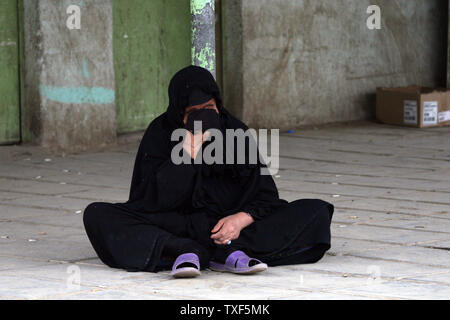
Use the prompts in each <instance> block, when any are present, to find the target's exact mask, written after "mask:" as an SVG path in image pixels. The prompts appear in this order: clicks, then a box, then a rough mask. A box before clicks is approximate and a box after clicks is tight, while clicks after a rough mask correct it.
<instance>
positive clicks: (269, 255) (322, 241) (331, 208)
mask: <svg viewBox="0 0 450 320" xmlns="http://www.w3.org/2000/svg"><path fill="white" fill-rule="evenodd" d="M322 201H323V200H322ZM323 202H324V205H325V206H326V207H327V209H328V212H329V216H330V225H331V221H332V218H333V213H334V206H333V205H332V204H331V203H329V202H326V201H323ZM317 211H318V208H316V209H315V213H317ZM317 217H318V216H317V214H313V215H312V216H311V219H310V220H309V221H308V223H305V224H304V225H302V228H299V231H298V232H296V233H295V235H294V236H293V237H292V239H291V241H288V242H287V243H286V244H285V245H284V246H283V247H281V248H280V249H278V250H275V251H272V252H270V253H267V254H258V253H256V252H254V253H253V256H254V257H255V258H257V259H260V260H266V259H271V258H272V257H275V256H277V255H280V254H283V253H284V252H286V250H289V249H292V248H294V249H295V248H297V249H298V246H297V247H295V246H293V243H295V242H296V241H297V240H298V239H299V237H301V235H302V232H303V231H304V230H305V229H306V228H307V227H308V226H309V225H310V224H311V223H312V222H313V221H314V220H315V219H316V218H317ZM326 238H327V239H318V240H317V241H314V242H312V243H305V244H304V246H317V245H326V246H328V249H327V250H329V249H330V248H331V232H329V233H328V236H327V237H326Z"/></svg>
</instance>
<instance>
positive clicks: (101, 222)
mask: <svg viewBox="0 0 450 320" xmlns="http://www.w3.org/2000/svg"><path fill="white" fill-rule="evenodd" d="M195 120H199V121H201V122H202V129H203V130H202V131H199V132H198V131H193V130H192V128H193V123H194V121H195ZM180 128H186V129H188V130H191V131H188V130H187V131H185V132H186V135H185V138H184V140H183V142H182V148H181V149H182V150H181V153H184V155H187V156H188V159H189V160H190V161H188V162H185V163H182V164H175V163H174V161H173V159H172V156H173V153H172V152H173V150H174V147H176V146H177V145H179V143H180V142H178V141H172V138H171V137H172V133H173V131H174V130H176V129H180ZM210 129H216V130H220V131H221V132H224V130H226V129H235V130H237V129H242V130H244V131H245V130H247V129H248V128H247V126H246V125H244V124H243V123H242V122H241V121H239V120H238V119H236V118H235V117H233V116H232V115H231V114H230V113H229V112H228V111H227V110H226V109H225V108H224V106H223V105H222V100H221V97H220V92H219V88H218V86H217V84H216V82H215V80H214V78H213V76H212V75H211V73H210V72H209V71H207V70H206V69H203V68H200V67H196V66H189V67H187V68H184V69H182V70H181V71H179V72H178V73H176V74H175V76H174V77H173V78H172V80H171V82H170V85H169V107H168V109H167V111H166V112H165V113H163V114H162V115H161V116H159V117H158V118H157V119H155V120H154V121H152V123H150V125H149V127H148V128H147V130H146V132H145V134H144V137H143V139H142V141H141V143H140V146H139V149H138V152H137V155H136V160H135V164H134V169H133V176H132V182H131V189H130V195H129V200H128V201H127V202H126V203H103V202H94V203H91V204H90V205H89V206H87V208H86V209H85V211H84V217H83V220H84V225H85V229H86V233H87V235H88V237H89V239H90V241H91V243H92V246H93V247H94V249H95V251H96V252H97V254H98V256H99V258H100V259H101V260H102V261H103V262H104V263H105V264H106V265H108V266H110V267H113V268H122V269H126V270H129V271H149V272H158V271H161V270H168V269H170V267H172V273H171V274H172V275H173V276H174V277H193V276H197V275H200V271H201V270H203V269H205V268H208V267H209V268H210V269H211V270H214V271H220V272H231V273H236V274H251V273H255V272H261V271H264V270H266V269H267V268H268V266H279V265H288V264H303V263H314V262H317V261H319V260H320V259H321V258H322V257H323V255H324V254H325V252H326V251H327V250H328V249H329V248H330V224H331V219H332V215H333V211H334V206H333V205H332V204H330V203H328V202H325V201H322V200H318V199H302V200H297V201H293V202H291V203H288V202H287V201H285V200H281V199H280V198H279V196H278V191H277V188H276V186H275V183H274V181H273V179H272V177H271V176H270V175H264V174H261V169H262V168H263V167H264V165H263V164H262V163H260V162H259V161H258V162H257V164H250V163H240V164H233V163H232V164H229V163H228V162H223V163H222V164H221V163H213V164H206V163H197V162H196V161H194V160H195V159H197V157H198V155H199V153H200V152H202V150H203V149H204V148H202V146H206V145H207V144H208V143H210V142H211V141H210V140H211V139H208V134H210V131H209V130H210Z"/></svg>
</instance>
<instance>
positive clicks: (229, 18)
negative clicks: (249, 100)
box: [221, 0, 244, 118]
mask: <svg viewBox="0 0 450 320" xmlns="http://www.w3.org/2000/svg"><path fill="white" fill-rule="evenodd" d="M221 5H222V91H223V100H224V104H225V106H226V108H227V109H228V110H229V111H230V112H231V113H232V114H234V115H235V116H237V117H238V118H242V108H243V89H244V84H243V79H244V70H243V61H242V59H243V48H242V45H243V40H242V23H243V21H242V0H225V1H222V3H221Z"/></svg>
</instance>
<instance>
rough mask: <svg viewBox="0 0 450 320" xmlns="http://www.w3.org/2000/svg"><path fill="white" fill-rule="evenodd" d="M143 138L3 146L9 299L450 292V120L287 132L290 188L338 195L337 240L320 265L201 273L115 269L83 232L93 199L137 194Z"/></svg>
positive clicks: (0, 256) (0, 270)
mask: <svg viewBox="0 0 450 320" xmlns="http://www.w3.org/2000/svg"><path fill="white" fill-rule="evenodd" d="M138 138H140V135H139V136H136V135H131V136H127V137H122V138H121V143H120V144H119V145H118V146H117V147H111V148H109V149H108V150H104V151H102V152H97V153H86V154H78V155H66V156H64V157H61V156H50V155H48V154H46V153H45V152H44V150H42V149H40V148H36V147H30V146H8V147H6V146H4V147H0V237H1V238H0V298H2V299H448V298H450V251H449V250H450V197H449V194H450V143H449V141H450V127H444V128H434V129H410V128H401V127H393V126H385V125H380V124H375V123H370V122H357V123H352V124H342V125H333V126H327V127H326V128H311V129H302V130H297V131H296V133H295V134H291V135H283V136H282V137H281V150H280V153H281V156H282V158H281V160H280V162H281V167H282V170H281V171H280V173H279V177H277V178H276V179H275V180H276V182H277V185H278V186H279V189H280V194H281V196H282V197H283V198H285V199H287V200H294V199H298V198H320V199H324V200H327V201H329V202H332V203H333V204H335V207H336V211H335V215H334V221H333V225H332V249H331V250H330V251H329V253H328V254H327V255H326V256H325V257H324V259H323V260H321V261H320V262H319V263H317V264H313V265H296V266H286V267H276V268H270V269H269V270H268V271H267V272H265V273H263V274H259V275H255V276H249V277H242V276H235V275H228V274H218V273H214V272H210V271H205V272H203V275H202V277H200V278H197V279H191V280H174V279H172V278H171V277H170V276H169V274H168V272H162V273H157V274H153V273H128V272H126V271H122V270H115V269H110V268H108V267H106V266H104V265H103V264H102V263H101V261H99V260H98V258H96V254H95V252H94V251H93V249H92V248H91V245H90V243H89V241H88V239H87V237H86V235H85V233H84V229H83V226H82V211H83V210H84V208H85V207H86V205H87V204H89V203H91V202H94V201H110V202H122V201H126V200H127V197H128V188H129V184H130V178H131V173H132V168H133V163H134V157H135V153H136V150H137V146H138Z"/></svg>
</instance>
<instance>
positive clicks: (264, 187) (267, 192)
mask: <svg viewBox="0 0 450 320" xmlns="http://www.w3.org/2000/svg"><path fill="white" fill-rule="evenodd" d="M258 180H259V183H258V190H257V192H256V194H255V196H254V198H253V199H252V201H250V202H248V203H247V204H246V205H244V206H243V208H242V211H243V212H247V213H249V214H250V215H251V216H252V218H253V219H255V220H261V219H264V218H265V217H267V216H268V215H270V214H271V213H272V211H273V210H272V207H273V205H274V204H275V203H278V202H279V201H282V200H280V199H279V197H278V190H277V187H276V185H275V182H274V181H273V178H272V176H270V175H260V176H259V179H258Z"/></svg>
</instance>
